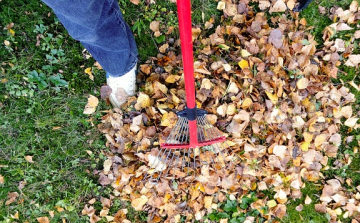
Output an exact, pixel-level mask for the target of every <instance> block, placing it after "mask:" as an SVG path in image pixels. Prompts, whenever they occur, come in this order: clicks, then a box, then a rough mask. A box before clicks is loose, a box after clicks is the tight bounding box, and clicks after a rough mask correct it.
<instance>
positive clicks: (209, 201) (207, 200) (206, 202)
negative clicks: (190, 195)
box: [204, 196, 213, 209]
mask: <svg viewBox="0 0 360 223" xmlns="http://www.w3.org/2000/svg"><path fill="white" fill-rule="evenodd" d="M212 200H213V197H212V196H205V197H204V207H205V208H206V209H209V208H211V204H212Z"/></svg>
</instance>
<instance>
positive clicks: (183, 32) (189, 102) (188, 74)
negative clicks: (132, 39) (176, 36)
mask: <svg viewBox="0 0 360 223" xmlns="http://www.w3.org/2000/svg"><path fill="white" fill-rule="evenodd" d="M176 4H177V9H178V18H179V31H180V41H181V52H182V59H183V66H184V79H185V92H186V106H187V109H196V101H195V78H194V58H193V43H192V31H191V28H192V27H191V3H190V0H177V1H176ZM189 132H190V145H191V146H192V145H193V146H194V147H195V146H198V138H197V126H196V118H195V120H189Z"/></svg>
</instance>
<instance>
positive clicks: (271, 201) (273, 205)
mask: <svg viewBox="0 0 360 223" xmlns="http://www.w3.org/2000/svg"><path fill="white" fill-rule="evenodd" d="M276 204H277V203H276V201H275V200H270V201H268V202H267V204H266V205H267V206H268V207H269V208H273V207H275V206H276Z"/></svg>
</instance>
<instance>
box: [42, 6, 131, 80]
mask: <svg viewBox="0 0 360 223" xmlns="http://www.w3.org/2000/svg"><path fill="white" fill-rule="evenodd" d="M43 2H44V3H45V4H47V5H48V6H49V7H50V8H52V9H53V10H54V12H55V14H56V15H57V17H58V18H59V20H60V22H61V23H62V24H63V25H64V26H65V28H66V29H67V31H68V32H69V34H70V35H71V36H72V37H73V38H74V39H76V40H78V41H80V42H81V43H82V44H83V46H84V47H85V48H86V49H87V50H88V51H89V52H90V53H91V54H92V56H93V57H94V58H95V60H97V61H98V62H99V63H100V65H101V66H102V67H103V68H104V70H105V71H106V72H107V74H109V75H111V76H115V77H118V76H122V75H123V74H125V73H127V72H128V71H130V70H131V69H132V68H133V67H134V66H135V65H136V63H137V58H138V51H137V47H136V43H135V40H134V36H133V34H132V32H131V29H130V28H129V26H128V25H127V24H126V22H125V21H124V19H123V17H122V14H121V11H120V7H119V4H118V3H117V1H116V0H43Z"/></svg>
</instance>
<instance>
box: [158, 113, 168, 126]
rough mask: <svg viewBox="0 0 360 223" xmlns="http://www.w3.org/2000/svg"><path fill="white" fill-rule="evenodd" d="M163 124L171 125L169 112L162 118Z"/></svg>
mask: <svg viewBox="0 0 360 223" xmlns="http://www.w3.org/2000/svg"><path fill="white" fill-rule="evenodd" d="M160 125H161V126H169V125H170V120H169V113H167V112H166V113H164V114H163V116H162V118H161V123H160Z"/></svg>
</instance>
